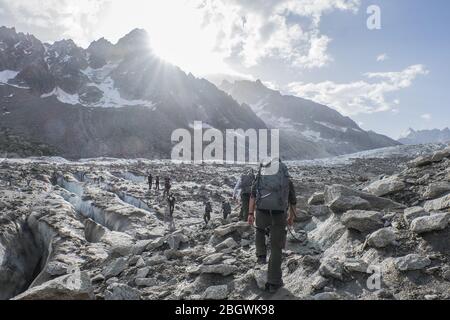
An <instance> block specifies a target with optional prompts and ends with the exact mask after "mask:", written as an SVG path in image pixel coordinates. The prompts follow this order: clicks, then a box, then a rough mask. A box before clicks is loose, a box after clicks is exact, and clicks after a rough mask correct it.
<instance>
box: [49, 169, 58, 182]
mask: <svg viewBox="0 0 450 320" xmlns="http://www.w3.org/2000/svg"><path fill="white" fill-rule="evenodd" d="M50 182H51V184H52V185H54V186H56V185H57V184H58V174H57V173H56V171H53V173H52V177H51V178H50Z"/></svg>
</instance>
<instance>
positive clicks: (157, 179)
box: [155, 176, 159, 191]
mask: <svg viewBox="0 0 450 320" xmlns="http://www.w3.org/2000/svg"><path fill="white" fill-rule="evenodd" d="M155 190H158V191H159V176H156V179H155Z"/></svg>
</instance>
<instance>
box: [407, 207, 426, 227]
mask: <svg viewBox="0 0 450 320" xmlns="http://www.w3.org/2000/svg"><path fill="white" fill-rule="evenodd" d="M428 215H430V214H429V213H428V212H426V211H425V209H424V208H422V207H412V208H407V209H405V211H404V213H403V219H404V220H405V222H406V223H407V224H411V222H412V221H413V220H414V219H416V218H420V217H425V216H428Z"/></svg>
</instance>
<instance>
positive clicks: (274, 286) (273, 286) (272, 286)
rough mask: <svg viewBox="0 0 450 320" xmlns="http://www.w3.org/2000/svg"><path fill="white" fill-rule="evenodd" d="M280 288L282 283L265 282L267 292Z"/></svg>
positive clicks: (273, 291)
mask: <svg viewBox="0 0 450 320" xmlns="http://www.w3.org/2000/svg"><path fill="white" fill-rule="evenodd" d="M281 288H283V285H282V284H272V283H266V291H268V292H269V293H272V294H273V293H276V292H277V291H278V290H280V289H281Z"/></svg>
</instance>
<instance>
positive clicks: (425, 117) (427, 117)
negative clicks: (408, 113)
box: [420, 113, 433, 121]
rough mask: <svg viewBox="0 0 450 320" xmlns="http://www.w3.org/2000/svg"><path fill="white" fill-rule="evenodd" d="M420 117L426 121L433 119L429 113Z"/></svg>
mask: <svg viewBox="0 0 450 320" xmlns="http://www.w3.org/2000/svg"><path fill="white" fill-rule="evenodd" d="M420 117H421V118H422V119H424V120H426V121H430V120H431V119H432V118H433V117H432V116H431V114H429V113H425V114H423V115H421V116H420Z"/></svg>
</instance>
